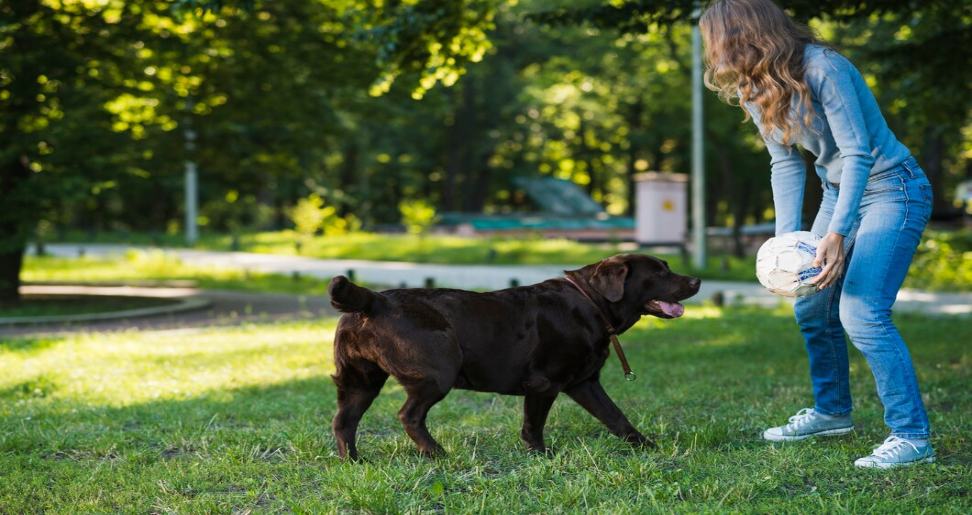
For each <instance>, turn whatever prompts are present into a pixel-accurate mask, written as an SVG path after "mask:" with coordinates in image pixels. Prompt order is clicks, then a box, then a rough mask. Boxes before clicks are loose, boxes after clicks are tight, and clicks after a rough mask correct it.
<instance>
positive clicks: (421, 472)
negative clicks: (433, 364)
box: [0, 307, 972, 513]
mask: <svg viewBox="0 0 972 515" xmlns="http://www.w3.org/2000/svg"><path fill="white" fill-rule="evenodd" d="M899 322H900V326H901V328H902V332H903V334H904V337H905V339H906V340H907V341H908V342H909V343H910V345H911V348H912V350H913V356H914V360H915V364H916V367H917V369H918V374H919V376H920V377H921V378H922V389H923V393H924V394H925V396H926V404H927V406H928V410H929V414H930V416H931V418H932V425H933V427H934V428H935V436H934V438H933V442H934V444H935V446H936V450H937V451H938V458H939V459H938V462H937V463H936V464H934V465H931V466H923V467H914V468H908V469H902V470H896V471H889V472H872V471H856V470H855V469H854V468H853V466H852V465H851V462H852V461H853V460H854V459H855V458H857V457H859V456H862V455H864V454H866V453H869V452H870V451H871V449H872V446H873V445H874V444H876V443H878V442H880V441H881V440H882V439H883V438H884V437H885V436H886V429H885V427H884V425H883V423H882V420H881V419H882V417H881V413H882V410H881V405H880V403H879V402H878V399H877V397H876V395H875V393H874V385H873V380H872V378H871V375H870V372H869V371H868V369H867V366H866V364H865V362H864V360H863V359H862V358H861V356H860V355H859V353H857V352H856V351H853V350H851V353H852V360H851V375H852V384H851V389H852V393H853V395H854V399H855V413H854V415H855V422H856V423H857V430H856V431H855V433H854V434H852V435H850V436H847V437H841V438H836V439H831V440H826V441H808V442H803V443H800V444H796V445H790V444H787V445H771V444H767V443H765V442H762V441H760V440H759V432H760V431H761V430H762V428H764V427H766V426H767V425H770V424H778V423H781V422H784V421H785V419H786V416H788V415H790V414H792V413H793V412H795V411H796V410H797V409H799V408H801V407H804V406H806V405H807V403H808V402H810V399H811V394H810V390H809V385H808V383H807V380H806V355H805V352H804V350H803V344H802V341H801V338H800V335H799V332H798V331H797V330H796V327H795V326H794V324H793V320H792V313H790V312H789V311H783V310H781V311H764V310H755V309H753V310H748V309H747V310H742V309H731V310H725V311H723V310H719V309H715V308H697V307H696V308H692V307H690V308H689V309H688V311H687V314H686V318H684V319H682V320H677V321H658V320H655V319H646V320H645V321H644V322H643V323H642V324H639V325H638V326H637V327H636V328H635V329H633V330H632V331H630V332H629V333H628V334H626V335H625V336H624V337H623V338H622V340H623V341H624V344H625V347H626V350H627V355H628V358H629V360H630V361H631V363H632V365H633V366H634V368H635V370H636V371H637V372H638V381H637V382H635V383H627V382H625V381H624V380H623V379H622V374H621V371H620V367H619V366H618V364H617V361H616V360H615V359H614V358H613V357H611V358H610V359H609V361H608V362H607V366H606V367H605V370H604V372H603V374H602V380H603V381H604V383H605V387H606V390H607V391H608V392H610V394H611V395H612V397H613V398H614V399H615V400H616V402H617V404H618V405H619V406H621V408H622V409H623V410H624V411H625V412H626V413H627V415H628V416H629V418H631V420H632V422H633V423H634V424H635V425H636V426H638V427H639V428H641V429H643V430H644V431H645V432H646V433H648V434H651V435H654V436H655V438H656V439H657V441H658V442H659V444H660V446H661V447H660V449H659V450H657V451H648V450H633V449H631V448H630V447H629V446H627V445H626V444H625V443H623V442H621V441H619V440H618V439H617V438H615V437H613V436H611V435H610V434H608V433H607V432H606V431H605V430H604V428H603V427H602V426H601V425H600V424H599V423H598V422H597V421H595V420H594V419H593V418H592V417H591V416H590V415H589V414H587V413H586V412H585V411H584V410H583V409H581V408H580V407H579V406H577V405H576V404H575V403H573V402H572V401H571V400H570V399H568V398H567V397H566V396H561V397H560V398H559V399H558V400H557V402H556V403H555V404H554V407H553V411H552V412H551V415H550V420H549V423H548V424H547V432H546V434H547V440H548V442H549V443H550V444H551V445H552V447H553V449H554V454H553V455H552V456H549V457H545V456H533V455H529V454H527V453H526V452H525V451H524V450H523V445H522V443H521V442H520V441H519V438H518V433H519V427H520V424H521V422H522V399H521V398H518V397H512V396H501V395H496V394H492V393H478V392H470V391H454V392H452V393H451V394H450V395H449V396H448V397H446V398H445V399H444V400H443V401H442V402H440V403H439V404H438V405H436V407H435V408H433V409H432V412H431V414H430V417H429V426H430V428H431V431H432V433H433V434H434V436H435V437H436V438H437V439H438V440H439V441H440V442H442V443H443V445H444V446H445V448H446V450H447V451H448V452H449V454H448V455H447V456H446V457H444V458H442V459H439V460H435V461H428V460H425V459H422V458H420V457H418V456H417V455H416V453H415V452H414V449H413V446H412V444H411V442H410V441H409V440H408V438H407V437H406V436H405V435H404V433H403V431H402V429H401V424H400V423H399V421H398V419H397V416H396V413H397V411H398V409H399V407H400V406H401V404H402V402H403V401H404V392H403V391H402V389H401V388H400V387H398V385H397V384H395V383H394V382H393V381H389V383H388V384H387V385H386V386H385V389H384V391H383V392H382V394H381V395H380V396H379V397H378V398H377V400H376V402H375V404H374V405H373V406H372V407H371V409H370V411H369V412H368V414H367V415H366V416H365V418H364V419H363V421H362V426H361V431H360V434H361V437H360V438H361V440H360V444H359V448H360V449H361V452H362V454H363V455H364V457H365V460H366V461H364V462H362V463H357V464H345V463H341V462H339V461H338V459H337V458H336V456H335V454H334V442H333V439H332V437H331V435H330V432H329V431H328V430H327V428H328V425H329V420H330V418H331V417H332V416H333V413H334V402H335V401H334V399H335V390H334V386H333V384H332V382H331V380H330V378H329V377H328V374H329V373H330V372H332V371H333V366H332V364H331V359H330V352H331V345H330V341H329V339H330V335H332V334H333V331H334V321H333V319H332V320H325V321H321V322H314V323H288V324H269V325H253V324H250V325H245V326H242V327H234V328H222V329H197V330H187V331H177V332H173V331H154V332H153V331H145V332H137V333H136V332H121V333H99V332H94V333H76V334H73V335H69V336H64V337H57V336H38V337H29V338H24V337H19V338H8V339H5V340H4V341H3V342H2V343H0V367H2V369H3V370H4V371H5V373H4V374H3V375H2V376H0V470H3V471H4V472H3V473H4V481H0V505H2V506H4V507H5V509H6V510H9V511H11V512H30V511H37V510H57V509H59V508H62V507H64V506H70V507H72V508H76V509H80V510H86V511H95V512H105V511H133V510H142V509H145V508H146V507H148V508H150V509H151V510H152V511H159V512H236V511H239V512H243V511H249V510H252V511H297V512H333V511H366V512H382V513H385V512H420V511H446V512H472V511H475V512H480V511H486V512H502V513H522V512H551V511H570V512H572V511H584V512H610V513H641V512H669V511H691V512H753V511H758V512H766V513H787V512H806V511H808V510H810V511H821V512H847V511H850V512H902V511H904V512H912V511H928V512H933V513H968V512H969V510H970V509H972V504H970V498H969V496H968V489H969V484H970V479H972V468H970V457H972V443H970V439H969V436H968V435H969V434H970V431H972V425H970V424H972V422H970V419H969V417H968V416H967V415H966V414H967V413H969V412H970V410H972V396H970V394H969V389H968V387H967V386H968V382H969V379H970V377H969V371H970V370H972V368H970V364H972V363H970V359H972V354H970V352H969V349H968V345H967V344H966V343H965V342H967V341H970V340H972V325H970V324H968V323H965V322H964V321H963V320H962V319H957V318H930V317H918V316H909V317H903V318H899Z"/></svg>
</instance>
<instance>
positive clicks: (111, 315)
mask: <svg viewBox="0 0 972 515" xmlns="http://www.w3.org/2000/svg"><path fill="white" fill-rule="evenodd" d="M55 295H57V294H55ZM77 295H79V294H70V296H72V297H75V296H77ZM80 295H83V294H80ZM65 296H69V295H67V294H65ZM91 296H92V297H98V296H105V294H104V293H102V294H94V295H91ZM111 296H113V297H125V296H126V295H111ZM127 296H128V297H135V296H133V295H127ZM144 297H151V298H166V297H153V296H151V295H145V296H144ZM211 305H212V302H210V301H209V300H207V299H199V298H182V299H179V300H178V302H175V303H173V304H169V305H165V306H152V307H147V308H135V309H123V310H120V311H108V312H105V313H79V314H75V315H48V316H36V317H28V316H24V317H0V327H10V326H18V325H37V324H68V323H75V322H78V323H81V322H101V321H105V320H122V319H128V318H142V317H152V316H160V315H169V314H175V313H184V312H187V311H195V310H199V309H204V308H207V307H209V306H211Z"/></svg>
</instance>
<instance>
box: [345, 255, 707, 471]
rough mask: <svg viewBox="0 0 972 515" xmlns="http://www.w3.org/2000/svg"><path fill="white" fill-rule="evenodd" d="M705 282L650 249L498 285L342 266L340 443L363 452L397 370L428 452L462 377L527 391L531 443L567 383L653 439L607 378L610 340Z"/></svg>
mask: <svg viewBox="0 0 972 515" xmlns="http://www.w3.org/2000/svg"><path fill="white" fill-rule="evenodd" d="M699 285H700V281H699V279H697V278H695V277H689V276H684V275H679V274H676V273H673V272H672V271H671V270H670V269H669V268H668V264H667V263H665V262H664V261H662V260H660V259H656V258H653V257H650V256H645V255H639V254H623V255H618V256H614V257H611V258H608V259H605V260H603V261H601V262H599V263H595V264H593V265H587V266H585V267H583V268H580V269H578V270H571V271H567V272H565V277H561V278H557V279H550V280H547V281H544V282H542V283H539V284H534V285H532V286H523V287H519V288H510V289H506V290H499V291H494V292H488V293H476V292H469V291H463V290H451V289H420V288H415V289H397V290H386V291H382V292H374V291H371V290H368V289H366V288H362V287H360V286H357V285H355V284H354V283H352V282H350V281H349V280H348V279H347V278H346V277H343V276H338V277H335V278H334V279H332V280H331V283H330V285H329V287H328V291H329V293H330V295H331V304H332V305H333V306H334V307H335V308H337V309H338V310H340V311H342V312H344V313H346V314H345V315H343V316H341V320H340V321H339V322H338V326H337V332H336V334H335V337H334V363H335V367H336V369H337V371H336V373H335V374H334V375H333V376H332V377H333V378H334V383H335V384H336V385H337V399H338V411H337V415H336V416H335V417H334V423H333V428H334V436H335V438H336V440H337V445H338V454H339V455H340V456H341V457H342V458H345V457H350V458H351V459H356V458H357V456H358V451H357V448H356V447H355V434H356V433H357V429H358V422H359V421H360V420H361V416H362V415H363V414H364V412H365V410H367V409H368V407H369V406H370V405H371V403H372V401H373V400H374V399H375V397H377V396H378V392H379V391H380V390H381V387H382V385H384V384H385V380H386V379H388V376H389V375H392V376H394V377H395V379H397V380H398V382H399V383H401V385H402V387H403V388H404V389H405V392H406V393H407V394H408V398H407V400H406V401H405V404H404V405H403V406H402V408H401V410H400V411H399V412H398V418H399V419H400V420H401V422H402V425H403V426H404V427H405V432H406V433H408V436H409V437H411V438H412V440H414V441H415V444H416V445H417V446H418V450H419V452H420V453H422V454H423V455H428V456H431V455H435V454H438V453H441V452H443V449H442V447H441V446H440V445H439V444H438V443H437V442H436V441H435V440H434V439H433V438H432V435H431V434H429V430H428V429H427V428H426V426H425V418H426V415H427V414H428V412H429V409H430V408H431V407H432V406H433V405H435V403H437V402H439V401H440V400H442V398H443V397H445V396H446V394H447V393H449V390H451V389H452V388H463V389H467V390H477V391H481V392H496V393H502V394H506V395H522V396H524V397H525V401H524V409H523V411H524V421H523V428H522V431H521V432H520V436H521V437H522V439H523V440H524V442H526V446H527V448H528V449H530V450H532V451H541V452H542V451H545V450H546V447H545V445H544V442H543V426H544V423H545V422H546V419H547V413H548V412H549V411H550V406H551V405H552V404H553V402H554V399H556V398H557V394H559V393H561V392H563V393H566V394H567V395H568V396H570V397H571V398H572V399H574V400H575V401H577V403H578V404H580V405H581V406H582V407H584V409H586V410H587V411H588V412H590V413H591V415H593V416H594V417H596V418H597V419H598V420H600V421H601V422H602V423H603V424H604V425H605V426H607V428H608V429H609V430H610V431H611V432H612V433H614V434H615V435H617V436H619V437H621V438H623V439H624V440H626V441H628V442H631V443H633V444H640V445H649V446H653V445H654V443H653V442H651V441H650V440H648V439H647V438H645V437H644V436H643V435H642V434H641V433H639V432H638V430H637V429H635V428H634V426H632V425H631V423H630V422H629V421H628V419H627V418H626V417H625V416H624V414H623V413H621V410H620V409H618V407H617V406H616V405H615V404H614V402H612V401H611V398H610V397H608V394H607V393H606V392H605V391H604V388H602V387H601V383H600V381H599V375H600V370H601V367H602V366H604V361H605V360H606V359H607V357H608V341H609V339H610V337H611V334H612V333H614V334H620V333H622V332H624V331H626V330H627V329H628V328H630V327H631V326H632V325H634V323H635V322H637V321H638V319H639V318H641V316H642V315H653V316H656V317H660V318H676V317H679V316H681V315H682V313H683V311H684V308H683V307H682V305H681V304H679V301H681V300H684V299H687V298H689V297H691V296H693V295H695V294H696V293H697V292H698V290H699Z"/></svg>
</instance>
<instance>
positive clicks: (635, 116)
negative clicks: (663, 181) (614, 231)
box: [625, 97, 644, 216]
mask: <svg viewBox="0 0 972 515" xmlns="http://www.w3.org/2000/svg"><path fill="white" fill-rule="evenodd" d="M643 112H644V101H643V99H642V98H641V97H638V99H637V100H636V101H635V102H634V103H632V104H631V105H629V106H628V156H627V164H626V167H627V169H628V193H627V196H628V207H627V209H626V210H625V213H626V214H627V215H628V216H634V214H635V195H636V193H637V191H636V190H637V187H638V185H637V183H636V182H635V175H637V174H638V169H637V168H636V166H635V165H636V163H637V162H638V154H639V153H640V152H641V148H640V141H638V136H640V133H641V130H642V126H641V125H642V124H641V118H642V113H643Z"/></svg>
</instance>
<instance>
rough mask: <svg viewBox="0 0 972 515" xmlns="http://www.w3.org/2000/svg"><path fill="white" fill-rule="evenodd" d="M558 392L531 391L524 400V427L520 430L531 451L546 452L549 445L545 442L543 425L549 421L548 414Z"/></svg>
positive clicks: (521, 436)
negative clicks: (540, 392)
mask: <svg viewBox="0 0 972 515" xmlns="http://www.w3.org/2000/svg"><path fill="white" fill-rule="evenodd" d="M556 398H557V393H556V392H553V394H552V395H551V394H550V393H542V394H538V393H530V394H527V395H526V398H525V399H524V401H523V429H522V430H521V431H520V438H522V439H523V441H524V442H526V446H527V449H528V450H530V451H531V452H546V450H547V446H546V445H545V444H544V443H543V426H544V425H545V424H546V423H547V414H548V413H550V407H551V406H553V402H554V400H555V399H556Z"/></svg>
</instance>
